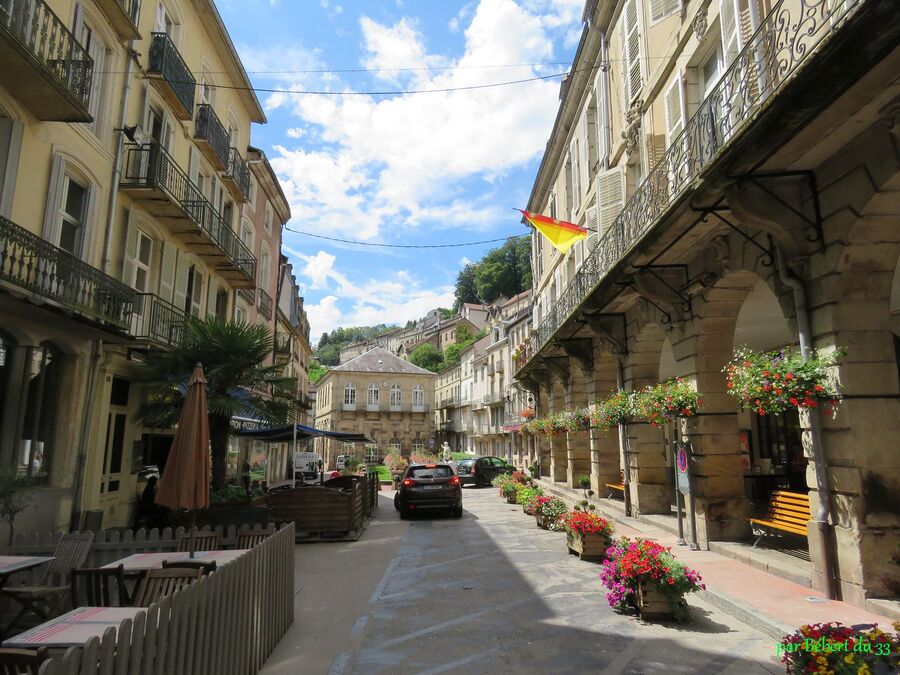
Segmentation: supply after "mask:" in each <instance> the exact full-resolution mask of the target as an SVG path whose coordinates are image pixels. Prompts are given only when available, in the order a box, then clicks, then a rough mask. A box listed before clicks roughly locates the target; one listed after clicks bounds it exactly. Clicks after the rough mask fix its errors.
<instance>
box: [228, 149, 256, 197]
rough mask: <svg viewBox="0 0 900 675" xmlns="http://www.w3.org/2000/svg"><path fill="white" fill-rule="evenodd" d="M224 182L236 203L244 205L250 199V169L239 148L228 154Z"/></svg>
mask: <svg viewBox="0 0 900 675" xmlns="http://www.w3.org/2000/svg"><path fill="white" fill-rule="evenodd" d="M222 182H223V183H225V187H227V188H228V191H229V192H230V193H231V196H232V197H234V199H235V201H236V202H238V203H240V204H243V203H245V202H246V201H247V200H249V199H250V167H249V166H248V165H247V160H245V159H244V158H243V157H241V153H239V152H238V149H237V148H231V150H230V152H229V154H228V167H227V168H226V169H225V173H223V174H222Z"/></svg>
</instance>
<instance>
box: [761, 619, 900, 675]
mask: <svg viewBox="0 0 900 675" xmlns="http://www.w3.org/2000/svg"><path fill="white" fill-rule="evenodd" d="M897 626H898V624H897V623H895V624H894V627H895V629H896V627H897ZM775 653H776V655H781V662H782V663H784V665H785V667H786V668H787V672H788V673H797V674H798V675H799V673H824V672H827V673H835V675H844V674H845V673H846V674H847V675H849V674H850V673H853V674H854V675H856V673H872V674H873V675H874V674H876V673H896V672H900V635H898V634H897V633H887V632H884V631H881V630H879V629H878V627H877V626H875V625H871V624H869V625H867V626H854V627H850V626H844V625H843V624H841V623H838V622H836V621H831V622H828V623H816V624H812V625H810V626H801V627H800V628H799V629H797V630H796V631H794V632H793V633H791V634H790V635H785V636H784V637H783V638H782V639H781V642H779V643H778V644H777V645H775Z"/></svg>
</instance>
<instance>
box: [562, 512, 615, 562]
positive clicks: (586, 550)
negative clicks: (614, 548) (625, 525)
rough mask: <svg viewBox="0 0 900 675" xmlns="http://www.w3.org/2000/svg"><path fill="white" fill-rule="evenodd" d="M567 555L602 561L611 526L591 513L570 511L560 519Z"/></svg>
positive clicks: (609, 538) (607, 545)
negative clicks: (564, 532)
mask: <svg viewBox="0 0 900 675" xmlns="http://www.w3.org/2000/svg"><path fill="white" fill-rule="evenodd" d="M562 524H563V527H564V528H565V530H566V544H567V545H568V548H569V553H575V554H577V555H578V557H579V558H581V559H582V560H586V559H587V560H596V561H598V562H599V561H602V560H604V559H605V558H606V549H607V548H609V544H610V541H611V538H612V533H613V526H612V523H610V522H609V521H608V520H606V519H605V518H601V517H600V516H598V515H597V514H596V513H594V512H592V511H581V510H576V511H570V512H569V513H567V514H565V515H564V516H563V517H562Z"/></svg>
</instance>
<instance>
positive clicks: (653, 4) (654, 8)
mask: <svg viewBox="0 0 900 675" xmlns="http://www.w3.org/2000/svg"><path fill="white" fill-rule="evenodd" d="M679 9H681V0H650V20H651V21H659V20H660V19H665V18H666V17H667V16H671V15H672V14H674V13H675V12H677V11H678V10H679Z"/></svg>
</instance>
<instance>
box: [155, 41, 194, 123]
mask: <svg viewBox="0 0 900 675" xmlns="http://www.w3.org/2000/svg"><path fill="white" fill-rule="evenodd" d="M147 75H149V76H150V82H151V83H153V86H155V87H156V88H157V89H158V90H159V93H160V94H162V96H163V98H165V99H166V102H168V104H169V105H170V106H172V109H173V110H174V111H175V115H176V117H178V119H180V120H183V121H185V122H186V121H188V120H189V119H191V117H193V115H194V89H195V87H196V85H197V81H196V80H195V79H194V76H193V75H192V74H191V71H190V69H189V68H188V67H187V64H186V63H185V62H184V59H183V58H181V54H180V53H179V51H178V49H176V47H175V43H174V42H172V38H170V37H169V35H168V34H167V33H153V35H152V36H151V38H150V65H149V67H148V68H147Z"/></svg>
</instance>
